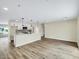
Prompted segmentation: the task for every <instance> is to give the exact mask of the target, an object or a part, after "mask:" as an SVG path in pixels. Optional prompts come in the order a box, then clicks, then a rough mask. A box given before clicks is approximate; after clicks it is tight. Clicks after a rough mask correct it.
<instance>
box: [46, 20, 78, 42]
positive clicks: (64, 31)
mask: <svg viewBox="0 0 79 59" xmlns="http://www.w3.org/2000/svg"><path fill="white" fill-rule="evenodd" d="M76 26H77V21H76V19H74V20H65V21H57V22H52V23H46V24H45V37H46V38H51V39H59V40H64V41H72V42H76V38H77V37H76V36H77V35H76V30H77V28H76Z"/></svg>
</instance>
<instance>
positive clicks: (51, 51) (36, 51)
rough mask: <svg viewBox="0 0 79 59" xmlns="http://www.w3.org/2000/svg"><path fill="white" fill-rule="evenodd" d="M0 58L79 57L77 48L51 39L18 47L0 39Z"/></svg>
mask: <svg viewBox="0 0 79 59" xmlns="http://www.w3.org/2000/svg"><path fill="white" fill-rule="evenodd" d="M0 59H79V50H78V48H76V47H73V46H70V45H66V44H64V43H61V42H54V41H53V40H50V39H49V40H47V39H46V40H40V41H36V42H33V43H30V44H27V45H24V46H21V47H18V48H15V47H13V46H12V45H11V44H8V43H7V39H3V40H0Z"/></svg>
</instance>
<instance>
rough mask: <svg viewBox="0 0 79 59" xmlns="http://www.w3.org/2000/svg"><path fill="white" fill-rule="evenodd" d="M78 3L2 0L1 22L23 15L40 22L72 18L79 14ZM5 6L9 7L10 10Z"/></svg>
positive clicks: (65, 0) (53, 0) (73, 0)
mask: <svg viewBox="0 0 79 59" xmlns="http://www.w3.org/2000/svg"><path fill="white" fill-rule="evenodd" d="M18 4H20V5H21V7H18ZM77 4H78V0H0V22H1V23H2V22H3V23H6V22H7V21H8V20H11V19H14V20H16V19H20V18H21V17H24V18H25V20H30V19H32V20H33V21H39V22H50V21H56V20H61V19H63V18H72V17H76V16H77V15H78V5H77ZM3 8H8V11H5V10H3Z"/></svg>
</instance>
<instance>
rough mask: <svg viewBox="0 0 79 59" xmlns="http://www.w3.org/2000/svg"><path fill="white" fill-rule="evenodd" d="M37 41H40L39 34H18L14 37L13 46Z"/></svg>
mask: <svg viewBox="0 0 79 59" xmlns="http://www.w3.org/2000/svg"><path fill="white" fill-rule="evenodd" d="M38 40H41V35H40V34H39V33H32V34H24V33H19V34H17V35H16V36H15V37H14V45H15V47H19V46H22V45H25V44H28V43H31V42H34V41H38Z"/></svg>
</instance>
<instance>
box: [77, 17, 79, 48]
mask: <svg viewBox="0 0 79 59" xmlns="http://www.w3.org/2000/svg"><path fill="white" fill-rule="evenodd" d="M77 42H78V47H79V18H78V19H77Z"/></svg>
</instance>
